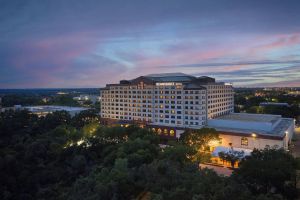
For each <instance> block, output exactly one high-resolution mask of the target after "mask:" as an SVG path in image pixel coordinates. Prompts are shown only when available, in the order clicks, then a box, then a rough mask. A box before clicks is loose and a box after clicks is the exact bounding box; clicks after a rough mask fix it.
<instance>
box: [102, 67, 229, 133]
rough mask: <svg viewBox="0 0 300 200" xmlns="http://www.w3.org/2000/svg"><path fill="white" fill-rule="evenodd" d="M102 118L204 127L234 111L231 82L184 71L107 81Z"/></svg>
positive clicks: (104, 90) (182, 126) (174, 125)
mask: <svg viewBox="0 0 300 200" xmlns="http://www.w3.org/2000/svg"><path fill="white" fill-rule="evenodd" d="M101 99H102V102H101V117H102V118H103V119H110V120H128V121H137V122H143V123H146V124H152V125H157V126H159V125H161V126H171V127H181V128H201V127H203V126H205V125H206V124H207V119H208V118H214V117H217V116H221V115H224V114H228V113H232V112H233V88H232V85H231V84H224V83H217V82H215V79H213V78H210V77H194V76H190V75H186V74H182V73H172V74H153V75H147V76H141V77H138V78H136V79H133V80H130V81H127V80H123V81H120V83H119V84H108V85H107V86H106V87H105V88H104V89H103V91H102V96H101Z"/></svg>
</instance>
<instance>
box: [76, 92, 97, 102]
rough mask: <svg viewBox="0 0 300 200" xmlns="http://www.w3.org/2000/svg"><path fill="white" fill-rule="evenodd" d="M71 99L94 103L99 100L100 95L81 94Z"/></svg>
mask: <svg viewBox="0 0 300 200" xmlns="http://www.w3.org/2000/svg"><path fill="white" fill-rule="evenodd" d="M73 100H75V101H78V102H84V101H91V102H92V103H96V102H99V101H100V96H97V95H87V94H81V95H80V96H77V97H73Z"/></svg>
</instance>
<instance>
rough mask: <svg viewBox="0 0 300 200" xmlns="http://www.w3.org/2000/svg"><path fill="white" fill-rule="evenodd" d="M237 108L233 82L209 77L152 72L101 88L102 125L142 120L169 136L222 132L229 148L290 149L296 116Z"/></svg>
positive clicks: (141, 121) (224, 141)
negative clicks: (199, 131) (202, 130)
mask: <svg viewBox="0 0 300 200" xmlns="http://www.w3.org/2000/svg"><path fill="white" fill-rule="evenodd" d="M233 112H234V91H233V86H232V84H229V83H222V82H216V81H215V79H214V78H211V77H207V76H201V77H195V76H190V75H186V74H183V73H168V74H151V75H146V76H140V77H138V78H136V79H133V80H121V81H120V83H119V84H107V85H106V87H105V88H103V89H102V92H101V122H102V123H103V124H116V123H117V124H128V123H140V124H143V125H146V126H148V127H150V128H152V129H153V130H154V131H155V132H157V133H158V134H160V135H161V136H162V137H166V138H176V137H177V138H178V137H180V134H181V133H183V132H184V130H185V129H200V128H202V127H210V128H215V129H216V130H217V131H218V132H219V135H220V138H221V141H220V143H219V144H218V145H219V146H222V147H225V148H228V147H236V148H244V149H253V148H259V149H261V148H264V147H265V146H267V145H268V146H274V145H277V146H279V147H283V148H286V149H287V148H288V144H289V142H290V141H291V138H292V135H293V131H294V121H293V119H287V118H282V117H281V116H278V115H257V114H256V115H253V114H247V113H233Z"/></svg>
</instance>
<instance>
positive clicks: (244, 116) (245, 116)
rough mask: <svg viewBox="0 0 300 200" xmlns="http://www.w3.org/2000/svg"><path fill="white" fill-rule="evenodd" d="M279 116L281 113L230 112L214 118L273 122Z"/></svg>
mask: <svg viewBox="0 0 300 200" xmlns="http://www.w3.org/2000/svg"><path fill="white" fill-rule="evenodd" d="M280 118H281V115H268V114H249V113H230V114H228V115H223V116H220V117H218V118H216V119H222V120H235V121H247V122H269V123H272V124H273V123H275V122H276V121H277V120H278V119H280Z"/></svg>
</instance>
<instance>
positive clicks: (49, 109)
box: [24, 105, 88, 112]
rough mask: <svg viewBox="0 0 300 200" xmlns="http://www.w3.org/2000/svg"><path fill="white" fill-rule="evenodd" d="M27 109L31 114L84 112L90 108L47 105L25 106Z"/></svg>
mask: <svg viewBox="0 0 300 200" xmlns="http://www.w3.org/2000/svg"><path fill="white" fill-rule="evenodd" d="M24 108H25V109H27V110H28V111H30V112H54V111H67V112H71V111H83V110H88V108H83V107H70V106H53V105H47V106H24Z"/></svg>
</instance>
